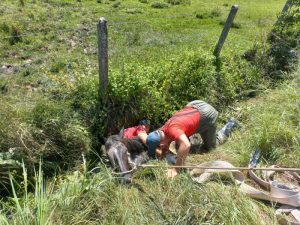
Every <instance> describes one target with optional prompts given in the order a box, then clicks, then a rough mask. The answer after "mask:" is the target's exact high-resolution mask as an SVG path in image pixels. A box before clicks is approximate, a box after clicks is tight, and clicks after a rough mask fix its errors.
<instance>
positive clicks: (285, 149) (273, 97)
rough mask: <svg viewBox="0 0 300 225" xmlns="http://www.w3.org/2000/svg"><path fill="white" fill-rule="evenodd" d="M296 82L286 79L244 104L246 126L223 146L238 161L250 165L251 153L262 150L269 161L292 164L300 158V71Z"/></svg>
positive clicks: (295, 164)
mask: <svg viewBox="0 0 300 225" xmlns="http://www.w3.org/2000/svg"><path fill="white" fill-rule="evenodd" d="M294 77H295V78H294V80H293V82H283V83H282V84H281V85H280V87H278V89H276V90H274V91H269V92H267V93H265V95H261V97H259V98H257V99H253V100H250V101H247V102H245V103H243V104H241V105H240V106H239V107H240V117H241V119H243V123H244V128H243V129H242V131H240V132H237V133H235V134H234V136H233V140H232V141H230V142H228V143H227V144H225V145H224V146H222V147H220V151H226V152H227V154H230V155H233V156H234V157H235V158H236V161H237V163H239V164H243V165H246V164H247V162H248V160H249V154H250V153H251V152H252V151H254V150H255V149H256V148H260V149H261V150H262V156H263V158H264V161H265V163H269V164H272V163H276V164H279V165H283V166H284V165H288V166H290V167H292V166H295V167H298V166H299V160H300V153H299V147H300V133H299V130H300V119H299V114H300V107H299V106H300V93H299V91H298V90H299V87H300V84H299V77H300V71H299V69H298V71H297V72H295V73H294Z"/></svg>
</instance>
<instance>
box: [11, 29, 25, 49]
mask: <svg viewBox="0 0 300 225" xmlns="http://www.w3.org/2000/svg"><path fill="white" fill-rule="evenodd" d="M10 33H11V34H10V36H11V37H10V38H9V43H10V44H11V45H14V44H16V43H18V42H21V41H22V36H21V30H20V28H18V27H16V26H12V27H11V31H10Z"/></svg>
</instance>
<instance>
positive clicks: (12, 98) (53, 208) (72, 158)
mask: <svg viewBox="0 0 300 225" xmlns="http://www.w3.org/2000/svg"><path fill="white" fill-rule="evenodd" d="M293 3H294V6H293V7H292V8H291V9H290V11H289V12H288V13H286V14H283V15H280V12H281V9H282V7H283V5H284V4H285V1H282V0H269V1H258V0H253V1H235V2H233V1H223V0H218V1H206V0H203V1H189V0H166V1H152V0H139V1H138V0H123V1H117V0H116V1H109V0H86V1H84V0H81V1H80V0H77V1H75V0H27V1H26V0H19V1H11V0H2V1H1V3H0V34H1V37H0V48H1V52H0V58H1V68H0V93H1V94H0V98H1V101H0V117H1V118H0V151H1V159H0V162H1V165H2V166H1V183H2V193H3V195H4V193H5V194H7V193H8V195H7V197H5V198H3V199H2V201H1V218H0V220H1V223H3V224H136V223H140V224H276V223H277V221H276V218H275V215H274V210H273V208H274V207H276V206H275V205H266V204H263V203H260V202H257V201H253V200H251V199H249V198H247V197H245V196H243V195H242V194H241V193H239V192H238V189H237V187H235V186H234V185H233V183H231V182H228V183H225V184H224V183H223V182H221V180H220V179H219V178H216V180H214V181H213V182H210V183H208V184H206V185H204V186H199V185H197V184H195V183H193V182H192V181H191V179H190V178H189V177H188V176H187V174H182V175H180V176H179V177H178V178H176V179H175V180H166V179H165V177H164V171H163V170H144V171H140V172H139V173H137V174H136V175H135V177H134V183H133V184H132V185H130V186H124V185H120V184H119V182H118V179H116V178H115V177H112V176H111V175H110V173H109V170H108V169H106V167H105V166H104V165H103V163H100V165H101V168H102V169H101V171H100V172H99V173H96V174H91V173H89V172H88V171H89V170H90V169H91V168H92V166H95V163H97V162H99V161H102V162H103V160H104V159H103V157H102V156H101V154H102V153H101V151H100V146H101V144H102V143H103V138H104V137H105V136H108V135H109V134H112V133H115V132H117V131H118V130H119V129H120V128H121V127H122V126H125V127H127V126H131V125H134V124H136V123H137V121H138V120H139V119H141V118H143V117H146V118H149V119H150V120H151V122H152V124H153V126H154V127H159V126H160V125H161V124H162V123H163V122H164V121H165V120H166V119H167V118H168V117H169V116H170V115H171V114H172V113H173V112H174V111H175V110H177V109H179V108H181V107H182V106H183V105H185V104H186V103H187V102H188V101H190V100H192V99H204V100H206V101H208V102H210V103H211V104H213V105H214V106H215V107H216V108H217V109H218V110H219V111H220V112H221V117H220V125H221V124H224V123H225V121H226V120H227V119H228V118H229V117H230V116H232V115H233V116H235V117H236V118H238V119H239V120H240V121H241V123H242V125H243V129H242V130H241V131H239V132H236V133H235V134H234V136H232V137H231V139H230V140H229V141H228V143H227V144H225V145H224V146H222V147H220V148H218V149H217V150H215V151H213V152H211V153H209V154H206V155H201V156H196V155H195V156H193V157H190V158H189V160H190V162H193V163H195V162H196V163H200V162H202V161H207V160H210V159H223V160H224V159H226V160H228V161H230V162H232V163H234V165H236V166H238V165H244V166H245V165H247V163H248V160H249V153H250V152H252V151H253V150H254V149H256V148H257V147H259V148H261V149H262V154H263V158H264V162H265V163H266V164H272V163H277V164H279V165H282V166H295V167H297V166H299V162H300V161H299V159H300V154H299V151H298V150H299V138H300V136H299V132H297V131H299V126H300V122H299V111H300V109H299V106H300V104H299V99H300V98H299V92H298V91H297V90H299V76H300V75H299V66H298V65H299V64H298V61H297V54H299V53H298V52H299V39H300V32H299V30H300V29H299V28H300V26H299V21H300V17H299V5H300V2H299V0H294V1H293ZM232 4H238V5H239V11H238V13H237V17H236V18H235V23H234V24H233V26H232V29H231V31H230V34H229V36H228V39H227V41H226V43H225V46H224V48H223V50H222V53H221V58H220V61H219V63H217V62H216V60H215V58H214V57H213V55H212V51H213V48H214V46H215V44H216V42H217V40H218V37H219V34H220V33H221V30H222V28H223V25H224V21H225V20H226V18H227V15H228V12H229V10H230V7H231V5H232ZM279 15H280V16H279ZM100 16H104V17H105V18H106V19H107V20H108V31H109V88H108V92H107V93H100V95H101V96H103V95H104V96H105V98H104V100H100V99H101V98H99V88H98V86H99V85H98V71H97V44H96V43H97V37H96V24H97V22H98V19H99V17H100ZM278 16H279V17H278ZM293 71H294V72H293ZM187 87H188V88H187ZM274 87H276V90H270V89H269V88H274ZM257 95H259V96H260V97H259V98H255V99H254V100H249V98H252V97H254V96H257ZM228 106H230V107H228ZM41 161H42V163H41ZM160 163H162V164H164V162H160ZM39 165H41V166H40V167H39ZM8 174H11V175H12V176H11V177H9V176H8ZM22 174H23V175H22ZM55 174H56V176H55Z"/></svg>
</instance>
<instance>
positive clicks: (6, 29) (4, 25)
mask: <svg viewBox="0 0 300 225" xmlns="http://www.w3.org/2000/svg"><path fill="white" fill-rule="evenodd" d="M0 30H2V31H3V32H4V33H9V31H10V29H9V25H8V24H7V23H5V22H3V23H1V24H0Z"/></svg>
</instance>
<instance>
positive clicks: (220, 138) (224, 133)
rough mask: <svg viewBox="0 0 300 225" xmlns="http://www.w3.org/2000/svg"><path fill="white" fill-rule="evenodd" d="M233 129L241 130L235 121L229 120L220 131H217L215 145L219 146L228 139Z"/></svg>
mask: <svg viewBox="0 0 300 225" xmlns="http://www.w3.org/2000/svg"><path fill="white" fill-rule="evenodd" d="M235 128H241V125H240V124H239V122H238V121H237V120H236V119H234V118H230V119H229V120H228V122H227V123H226V124H225V126H224V127H222V129H221V130H219V132H218V134H217V144H218V145H220V144H223V143H225V142H226V141H227V139H228V137H229V136H230V134H231V132H232V130H234V129H235Z"/></svg>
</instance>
